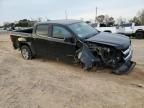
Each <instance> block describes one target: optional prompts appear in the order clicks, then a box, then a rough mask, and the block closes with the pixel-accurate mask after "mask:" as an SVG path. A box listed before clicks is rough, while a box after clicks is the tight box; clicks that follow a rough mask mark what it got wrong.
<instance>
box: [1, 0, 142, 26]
mask: <svg viewBox="0 0 144 108" xmlns="http://www.w3.org/2000/svg"><path fill="white" fill-rule="evenodd" d="M96 7H97V8H98V11H97V12H98V13H97V14H98V15H101V14H107V15H109V16H113V17H114V18H119V17H123V18H127V19H130V18H131V17H133V16H135V15H136V14H137V12H138V11H139V10H141V9H144V0H0V24H3V23H4V22H13V21H17V20H20V19H24V18H28V19H37V18H39V17H41V18H43V20H46V19H51V20H53V19H65V13H67V16H68V18H69V19H84V20H93V19H94V17H95V13H96V12H95V10H96Z"/></svg>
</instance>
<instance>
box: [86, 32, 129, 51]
mask: <svg viewBox="0 0 144 108" xmlns="http://www.w3.org/2000/svg"><path fill="white" fill-rule="evenodd" d="M85 41H87V42H92V43H99V44H104V45H108V46H113V47H115V48H117V49H120V50H123V49H126V48H128V47H129V46H130V39H129V37H127V36H124V35H121V34H112V33H106V32H100V33H99V34H97V35H95V36H93V37H90V38H88V39H86V40H85Z"/></svg>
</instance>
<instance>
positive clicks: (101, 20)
mask: <svg viewBox="0 0 144 108" xmlns="http://www.w3.org/2000/svg"><path fill="white" fill-rule="evenodd" d="M97 21H98V22H99V23H101V24H106V25H107V26H113V25H114V23H115V20H114V18H113V17H110V16H108V15H100V16H98V17H97Z"/></svg>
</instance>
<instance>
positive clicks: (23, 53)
mask: <svg viewBox="0 0 144 108" xmlns="http://www.w3.org/2000/svg"><path fill="white" fill-rule="evenodd" d="M22 56H23V57H24V58H25V59H28V57H29V52H28V51H27V49H22Z"/></svg>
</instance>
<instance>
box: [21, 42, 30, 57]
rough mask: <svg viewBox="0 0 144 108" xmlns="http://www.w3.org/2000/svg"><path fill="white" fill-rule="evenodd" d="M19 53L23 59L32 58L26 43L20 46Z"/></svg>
mask: <svg viewBox="0 0 144 108" xmlns="http://www.w3.org/2000/svg"><path fill="white" fill-rule="evenodd" d="M21 55H22V57H23V58H24V59H25V60H31V59H32V52H31V49H30V48H29V47H28V46H26V45H23V46H22V47H21Z"/></svg>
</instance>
